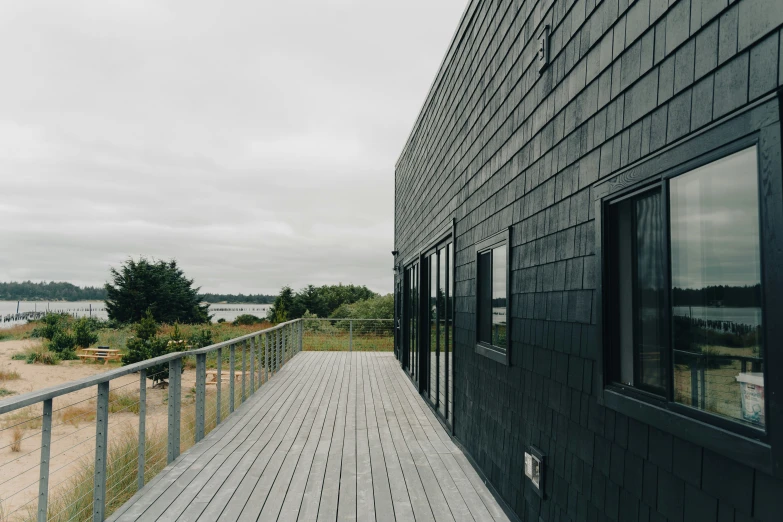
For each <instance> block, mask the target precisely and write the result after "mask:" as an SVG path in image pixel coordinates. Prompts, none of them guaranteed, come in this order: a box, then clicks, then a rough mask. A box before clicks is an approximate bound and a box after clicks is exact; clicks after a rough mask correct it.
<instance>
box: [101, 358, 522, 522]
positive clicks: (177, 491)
mask: <svg viewBox="0 0 783 522" xmlns="http://www.w3.org/2000/svg"><path fill="white" fill-rule="evenodd" d="M520 473H521V471H520ZM110 520H118V521H131V520H170V521H174V520H179V521H195V520H204V521H210V522H211V521H214V520H264V521H266V520H282V521H294V520H313V521H322V520H329V521H333V520H359V521H370V520H377V521H384V522H385V521H393V520H402V521H409V520H410V521H413V520H416V521H441V520H455V521H462V520H476V521H497V520H503V521H506V520H508V518H507V517H506V516H505V514H504V513H503V511H502V510H501V508H500V506H499V505H498V504H497V502H496V501H495V500H494V498H493V497H492V495H491V494H490V492H489V491H488V490H487V488H486V487H485V486H484V484H483V483H482V481H481V479H480V478H479V476H478V475H477V474H476V472H475V470H474V469H473V468H472V467H471V465H470V463H469V462H468V461H467V459H466V458H465V455H463V453H462V452H461V451H460V450H459V449H458V448H457V447H456V446H455V445H454V444H453V443H452V442H451V439H450V438H449V436H448V435H447V433H446V432H445V431H444V429H443V427H442V426H441V424H440V423H439V422H438V420H437V419H436V418H435V417H434V414H433V413H432V411H431V410H430V409H429V407H428V406H427V405H426V404H424V402H423V400H422V399H421V397H419V395H418V394H417V393H416V391H415V390H414V388H413V386H412V385H411V383H410V381H409V380H408V379H407V377H406V376H405V375H404V374H403V372H402V371H401V370H400V368H399V365H398V363H397V361H396V360H395V359H394V357H393V355H392V354H390V353H366V352H365V353H362V352H354V353H345V352H302V353H300V354H298V355H297V356H296V357H294V359H293V360H292V361H290V362H289V363H287V364H286V365H285V366H284V367H283V369H282V370H281V371H280V373H279V374H277V375H276V376H275V377H273V378H272V379H270V381H269V382H268V383H267V384H265V385H264V386H262V388H261V390H260V391H258V392H257V393H256V394H255V395H254V396H253V397H251V398H250V399H249V400H248V401H247V402H245V403H244V404H243V405H242V406H241V407H240V408H238V409H237V411H236V412H234V414H233V415H231V416H230V417H229V418H228V419H227V420H226V421H225V422H224V423H222V424H221V425H220V426H218V427H217V428H216V429H215V430H213V431H212V432H211V433H210V434H209V435H208V436H207V437H206V438H205V439H204V440H203V441H201V442H200V443H199V444H197V445H195V446H194V447H193V448H192V449H190V450H189V451H187V452H185V453H183V454H182V455H181V456H180V457H179V458H178V459H177V460H176V461H174V462H173V463H172V464H170V465H169V466H168V467H166V469H164V470H163V471H162V472H161V473H160V474H159V475H158V476H157V477H156V478H155V479H154V480H152V481H151V482H150V483H149V484H148V485H147V486H146V487H144V488H143V489H142V490H141V491H139V492H138V493H137V494H136V495H135V496H134V497H133V498H131V499H130V500H129V501H128V502H127V503H126V504H125V505H124V506H122V507H121V508H120V509H119V510H118V511H117V512H115V513H114V515H113V516H112V517H111V518H110Z"/></svg>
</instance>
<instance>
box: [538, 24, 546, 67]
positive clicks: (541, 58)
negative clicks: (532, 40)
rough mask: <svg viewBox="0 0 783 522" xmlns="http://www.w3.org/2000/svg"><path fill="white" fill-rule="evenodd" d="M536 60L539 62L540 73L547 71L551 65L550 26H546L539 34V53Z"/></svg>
mask: <svg viewBox="0 0 783 522" xmlns="http://www.w3.org/2000/svg"><path fill="white" fill-rule="evenodd" d="M536 60H537V62H538V73H539V74H541V72H542V71H543V70H544V69H546V66H547V65H549V26H548V25H545V26H544V28H543V29H542V30H541V32H540V33H539V34H538V52H537V53H536Z"/></svg>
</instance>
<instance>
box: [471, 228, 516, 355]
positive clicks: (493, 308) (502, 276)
mask: <svg viewBox="0 0 783 522" xmlns="http://www.w3.org/2000/svg"><path fill="white" fill-rule="evenodd" d="M508 239H509V232H508V231H504V232H503V233H501V234H498V235H495V236H492V237H491V238H488V239H486V240H484V241H482V242H481V243H479V244H478V245H477V247H476V254H477V257H476V351H477V352H478V353H481V354H483V355H487V356H488V357H490V358H492V359H495V360H497V361H500V362H503V363H506V364H508V363H509V356H508V348H509V341H510V339H509V328H508V322H509V299H508V292H509V271H508V268H509V241H508Z"/></svg>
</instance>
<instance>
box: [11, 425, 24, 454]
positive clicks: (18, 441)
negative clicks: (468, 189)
mask: <svg viewBox="0 0 783 522" xmlns="http://www.w3.org/2000/svg"><path fill="white" fill-rule="evenodd" d="M11 433H12V435H11V438H12V440H11V451H13V452H14V453H19V452H20V451H22V438H23V435H24V432H23V431H22V427H21V426H14V431H13V432H11Z"/></svg>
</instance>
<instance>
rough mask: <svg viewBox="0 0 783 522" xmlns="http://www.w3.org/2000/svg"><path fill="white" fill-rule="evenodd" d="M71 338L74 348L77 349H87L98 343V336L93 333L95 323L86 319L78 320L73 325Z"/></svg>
mask: <svg viewBox="0 0 783 522" xmlns="http://www.w3.org/2000/svg"><path fill="white" fill-rule="evenodd" d="M73 336H74V340H75V342H76V346H78V347H79V348H89V347H90V346H92V345H93V344H95V343H97V342H98V335H97V334H96V333H95V322H94V321H90V320H89V319H88V318H87V317H82V318H81V319H78V320H77V321H76V322H75V323H74V324H73Z"/></svg>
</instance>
